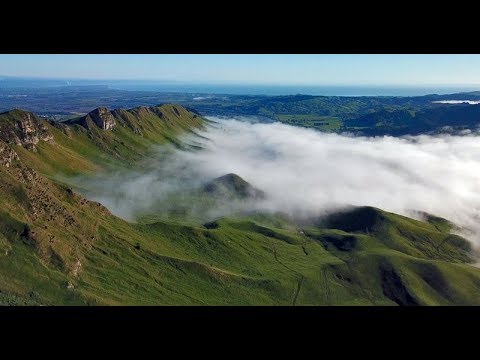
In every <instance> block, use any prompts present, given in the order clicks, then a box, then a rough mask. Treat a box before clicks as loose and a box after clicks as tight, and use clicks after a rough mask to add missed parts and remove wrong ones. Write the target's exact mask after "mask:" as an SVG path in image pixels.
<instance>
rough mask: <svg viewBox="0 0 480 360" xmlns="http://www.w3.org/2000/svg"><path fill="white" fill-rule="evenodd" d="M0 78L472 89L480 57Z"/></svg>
mask: <svg viewBox="0 0 480 360" xmlns="http://www.w3.org/2000/svg"><path fill="white" fill-rule="evenodd" d="M0 75H4V76H32V77H54V78H70V79H78V78H84V79H110V80H113V79H138V80H165V81H185V82H203V83H239V84H241V83H249V84H279V85H288V84H295V85H297V84H298V85H410V86H411V85H477V84H480V55H406V54H404V55H247V54H245V55H73V54H72V55H0Z"/></svg>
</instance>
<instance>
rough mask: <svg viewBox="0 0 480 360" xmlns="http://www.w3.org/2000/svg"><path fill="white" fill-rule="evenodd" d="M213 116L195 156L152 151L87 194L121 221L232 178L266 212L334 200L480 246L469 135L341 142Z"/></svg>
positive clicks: (478, 172) (477, 181)
mask: <svg viewBox="0 0 480 360" xmlns="http://www.w3.org/2000/svg"><path fill="white" fill-rule="evenodd" d="M214 120H216V121H218V122H219V125H218V126H216V127H211V128H209V129H208V131H206V132H205V133H203V134H201V135H203V136H206V137H208V138H209V140H202V139H199V138H196V139H195V141H196V142H201V143H203V146H204V147H205V150H203V151H195V152H186V151H179V150H168V151H167V152H166V150H165V148H161V149H160V150H159V154H161V155H158V156H157V157H156V158H153V159H149V161H148V164H149V165H148V168H149V170H145V171H142V172H137V173H130V174H122V176H114V177H113V180H112V178H109V179H107V180H104V181H98V180H96V181H95V182H94V183H95V184H96V185H95V186H96V188H94V187H93V186H91V185H90V186H89V187H90V190H91V193H90V195H91V197H94V198H95V199H96V200H98V201H100V202H103V203H104V204H105V205H106V206H107V207H109V208H111V209H112V210H113V211H114V212H116V213H117V214H119V215H121V216H125V217H129V218H131V217H132V215H134V214H135V213H136V212H143V213H145V212H148V211H149V210H151V209H153V208H157V209H158V206H159V204H161V202H162V201H163V200H164V199H165V197H166V194H168V193H169V192H171V191H179V190H182V189H183V190H185V189H187V188H191V187H195V186H198V185H199V184H201V183H202V182H204V181H207V180H210V179H212V178H214V177H217V176H221V175H224V174H226V173H231V172H232V173H236V174H238V175H239V176H241V177H243V178H244V179H245V180H247V181H249V182H250V183H251V184H252V185H254V186H255V187H257V188H260V189H262V190H264V191H265V192H266V193H267V195H268V200H267V201H265V203H263V204H262V206H265V207H266V208H271V209H276V210H281V211H288V212H291V213H294V214H303V213H309V212H318V211H325V210H328V209H331V208H335V207H337V206H339V205H343V204H352V205H371V206H376V207H379V208H382V209H385V210H387V211H392V212H396V213H400V214H404V215H411V213H410V210H412V209H414V210H422V211H426V212H429V213H432V214H434V215H438V216H442V217H445V218H447V219H450V220H452V221H454V222H456V223H457V224H459V225H461V226H465V227H468V228H471V229H473V230H474V231H475V233H474V235H472V236H471V238H472V240H474V241H475V242H477V243H478V244H480V239H479V238H478V237H477V236H478V234H480V221H479V210H480V137H478V136H473V135H466V136H451V135H442V136H436V137H432V136H426V135H423V136H415V137H406V138H393V137H377V138H366V137H349V136H342V135H336V134H325V133H320V132H316V131H313V130H309V129H304V128H299V127H292V126H288V125H283V124H280V123H273V124H262V123H255V124H252V123H246V122H241V121H237V120H224V119H214ZM185 140H186V141H193V139H190V138H186V139H185ZM167 153H168V154H167ZM112 181H113V183H112Z"/></svg>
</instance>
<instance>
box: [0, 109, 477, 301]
mask: <svg viewBox="0 0 480 360" xmlns="http://www.w3.org/2000/svg"><path fill="white" fill-rule="evenodd" d="M205 123H206V121H205V120H204V119H202V118H201V117H200V116H199V115H198V114H195V113H192V112H190V111H188V110H186V109H184V108H182V107H181V106H178V105H162V106H158V107H151V108H145V107H141V108H136V109H132V110H113V111H109V110H107V109H97V110H94V111H93V112H91V113H89V114H88V115H86V116H84V117H79V118H77V119H72V120H70V121H68V122H66V123H54V122H48V121H45V120H41V119H39V118H37V117H36V116H35V115H34V114H32V113H28V112H25V111H21V110H14V111H10V112H7V113H3V114H0V129H1V131H0V209H1V210H0V304H5V305H125V304H126V305H162V304H169V305H186V304H193V305H396V304H398V305H474V304H475V305H478V304H480V269H478V268H476V267H474V266H472V265H471V263H472V262H473V261H475V260H474V254H473V250H472V248H471V246H470V243H469V242H468V241H466V240H465V239H463V238H462V237H460V236H457V235H453V234H451V233H450V224H449V223H448V222H447V221H446V220H443V219H440V218H436V217H433V216H430V217H425V219H426V220H425V221H417V220H413V219H410V218H407V217H404V216H400V215H396V214H392V213H388V212H385V211H382V210H380V209H376V208H371V207H360V208H349V209H346V210H344V211H340V212H337V213H335V214H331V215H329V216H327V217H322V218H313V219H307V220H305V219H295V218H291V217H289V216H286V215H284V214H266V213H252V212H250V213H249V214H246V213H245V214H242V215H240V214H239V215H236V216H235V217H231V218H220V219H216V220H213V219H212V221H209V222H207V223H204V224H203V223H200V222H196V221H188V219H184V220H182V219H181V218H178V219H175V221H173V220H172V221H167V220H161V219H157V220H151V219H150V220H149V221H148V222H147V221H140V222H137V223H133V222H127V221H125V220H122V219H120V218H118V217H116V216H114V215H112V214H111V213H110V212H109V211H108V210H107V209H106V208H105V207H104V206H102V205H101V204H99V203H96V202H92V201H89V200H87V199H85V198H84V197H82V196H81V195H79V194H77V193H76V192H75V191H73V190H72V188H71V187H70V185H69V184H68V179H69V177H70V176H72V175H78V174H83V175H85V174H94V173H98V172H102V171H110V170H112V169H118V168H127V167H132V166H138V165H135V164H137V161H138V160H140V159H142V158H144V157H145V156H147V155H148V154H149V153H150V151H151V149H152V145H154V144H158V143H170V144H173V145H174V146H178V147H188V145H187V144H184V143H182V141H181V140H180V139H181V138H180V137H179V135H181V134H183V133H185V132H195V131H196V129H199V128H202V127H203V126H205ZM239 175H241V174H239ZM209 185H212V186H210V187H209ZM206 186H207V190H208V189H210V188H212V189H213V190H212V189H211V190H212V191H213V193H214V194H216V195H218V194H220V195H221V196H224V195H225V194H226V195H227V197H228V196H230V195H232V194H233V195H234V197H240V198H242V197H244V196H247V195H248V196H250V195H252V194H254V195H255V194H257V195H258V194H263V193H262V192H261V190H258V189H255V188H254V187H253V186H252V185H250V184H249V183H248V182H246V181H245V180H243V179H241V177H240V176H238V175H235V174H228V175H226V176H224V177H220V178H217V179H214V180H212V182H210V183H209V184H207V185H206ZM218 189H220V190H218ZM217 190H218V191H217ZM207 193H208V191H207ZM253 198H254V199H255V198H256V195H255V196H253ZM153 215H154V214H153Z"/></svg>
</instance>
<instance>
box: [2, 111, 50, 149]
mask: <svg viewBox="0 0 480 360" xmlns="http://www.w3.org/2000/svg"><path fill="white" fill-rule="evenodd" d="M0 140H3V141H4V142H5V143H6V144H15V145H22V146H24V147H25V148H27V149H29V150H33V151H35V150H36V148H35V145H36V144H38V142H39V141H49V142H50V141H53V136H52V134H51V133H50V132H49V131H48V129H47V126H46V125H45V123H44V122H43V121H42V120H40V119H38V118H37V117H36V116H35V115H33V114H32V113H30V112H27V111H22V110H12V111H8V112H6V113H3V114H0Z"/></svg>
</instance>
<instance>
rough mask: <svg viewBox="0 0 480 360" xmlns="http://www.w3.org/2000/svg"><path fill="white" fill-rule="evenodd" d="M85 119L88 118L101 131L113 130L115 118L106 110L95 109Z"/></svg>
mask: <svg viewBox="0 0 480 360" xmlns="http://www.w3.org/2000/svg"><path fill="white" fill-rule="evenodd" d="M87 117H90V118H91V119H92V121H93V122H94V123H95V125H97V126H98V127H99V128H101V129H103V130H113V129H114V128H115V125H116V123H115V118H114V117H113V115H112V113H111V112H110V111H108V109H107V108H104V107H100V108H96V109H95V110H93V111H91V112H89V113H88V114H87Z"/></svg>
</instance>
